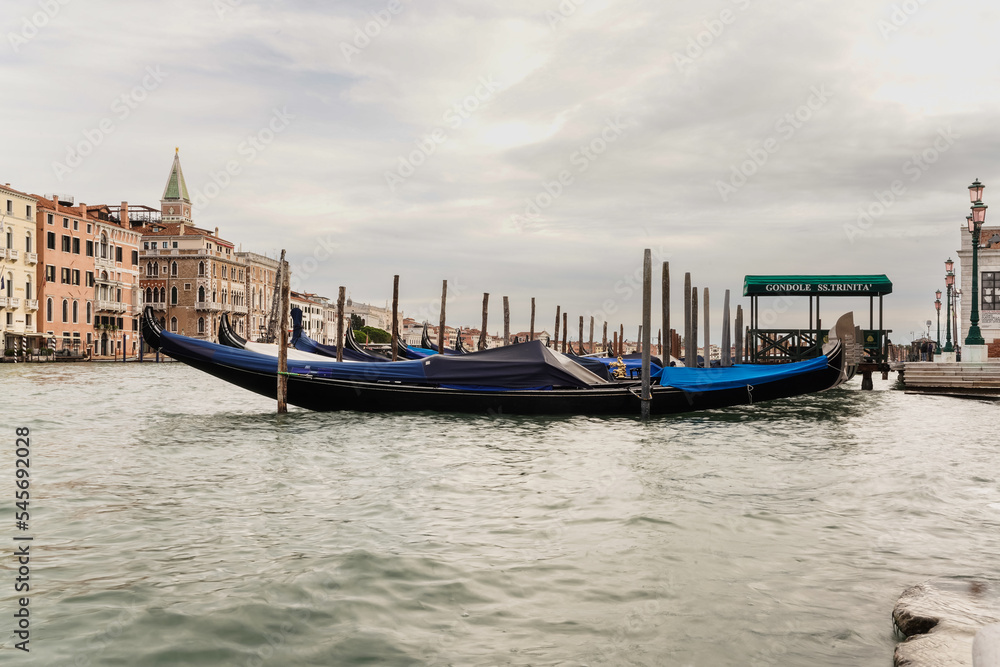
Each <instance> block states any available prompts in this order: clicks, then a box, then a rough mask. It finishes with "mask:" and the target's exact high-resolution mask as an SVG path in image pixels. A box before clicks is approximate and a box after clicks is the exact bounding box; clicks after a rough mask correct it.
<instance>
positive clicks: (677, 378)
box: [650, 355, 829, 391]
mask: <svg viewBox="0 0 1000 667" xmlns="http://www.w3.org/2000/svg"><path fill="white" fill-rule="evenodd" d="M828 363H829V362H828V360H827V358H826V355H823V356H820V357H816V358H815V359H809V360H807V361H796V362H793V363H790V364H768V365H758V364H737V365H735V366H730V367H728V368H685V367H683V366H669V367H667V368H661V369H660V371H659V373H650V377H651V378H658V379H659V380H660V384H661V385H663V386H666V387H676V388H677V389H682V390H684V391H711V390H713V389H735V388H737V387H745V386H747V385H755V384H764V383H767V382H774V381H775V380H784V379H786V378H790V377H794V376H796V375H802V374H803V373H810V372H814V371H818V370H822V369H824V368H826V366H827V364H828Z"/></svg>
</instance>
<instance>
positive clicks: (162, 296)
mask: <svg viewBox="0 0 1000 667" xmlns="http://www.w3.org/2000/svg"><path fill="white" fill-rule="evenodd" d="M158 300H159V301H160V303H163V302H164V301H166V300H167V290H166V288H163V287H161V288H160V298H159V299H158Z"/></svg>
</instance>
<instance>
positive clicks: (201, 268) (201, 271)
mask: <svg viewBox="0 0 1000 667" xmlns="http://www.w3.org/2000/svg"><path fill="white" fill-rule="evenodd" d="M198 275H199V276H203V275H205V262H198Z"/></svg>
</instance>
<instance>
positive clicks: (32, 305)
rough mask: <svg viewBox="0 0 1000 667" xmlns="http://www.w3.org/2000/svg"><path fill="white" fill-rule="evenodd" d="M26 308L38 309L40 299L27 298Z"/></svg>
mask: <svg viewBox="0 0 1000 667" xmlns="http://www.w3.org/2000/svg"><path fill="white" fill-rule="evenodd" d="M24 308H25V310H38V299H25V300H24Z"/></svg>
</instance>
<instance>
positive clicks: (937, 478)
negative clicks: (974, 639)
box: [0, 364, 1000, 667]
mask: <svg viewBox="0 0 1000 667" xmlns="http://www.w3.org/2000/svg"><path fill="white" fill-rule="evenodd" d="M889 386H890V385H889V383H879V382H876V389H877V391H874V392H861V391H859V390H858V385H857V381H855V383H853V384H852V385H849V386H848V387H846V388H844V389H838V390H834V391H832V392H827V393H824V394H820V395H814V396H808V397H801V398H798V399H793V400H787V401H780V402H774V403H770V404H761V405H755V406H751V407H746V408H741V409H735V410H730V411H719V412H710V413H700V414H692V415H684V416H680V417H674V418H668V419H661V420H656V421H653V422H651V423H650V424H648V425H643V424H641V423H640V422H638V421H636V420H633V419H593V418H587V417H577V418H567V419H541V418H502V419H491V418H488V417H485V416H484V417H467V416H463V417H455V416H447V415H433V414H417V415H385V416H383V415H371V414H354V413H326V414H320V413H311V412H304V411H296V410H294V409H293V411H292V412H291V413H290V414H288V415H286V416H283V417H280V418H279V417H276V416H275V415H274V414H273V413H274V406H273V404H272V402H270V401H268V400H266V399H263V398H261V397H258V396H256V395H253V394H250V393H247V392H245V391H243V390H240V389H238V388H235V387H232V386H230V385H227V384H225V383H223V382H221V381H219V380H216V379H215V378H212V377H209V376H207V375H205V374H202V373H199V372H197V371H195V370H192V369H190V368H187V367H185V366H182V365H180V364H159V365H155V364H143V365H138V364H61V365H57V364H50V365H33V366H31V365H17V366H14V365H3V366H0V387H2V393H3V408H0V438H3V440H4V441H5V442H6V443H7V445H6V446H5V447H4V448H3V451H4V452H6V453H5V454H4V457H3V462H2V464H0V479H2V478H3V477H4V476H6V478H7V481H6V482H0V489H6V491H3V492H2V493H0V504H2V508H0V517H5V518H4V519H3V520H2V521H0V543H5V544H6V547H5V550H9V552H11V553H12V552H13V551H14V549H15V546H14V545H15V544H16V543H15V541H14V540H13V538H14V537H15V536H18V535H22V536H23V535H30V536H32V537H33V538H34V539H33V541H32V542H31V556H32V558H31V575H30V576H31V582H30V586H31V589H30V592H29V595H30V605H29V608H30V642H29V644H28V647H30V649H31V650H30V652H29V653H24V652H22V651H20V650H17V649H15V648H14V645H15V643H16V642H17V641H19V640H18V639H17V638H15V637H14V636H13V635H12V634H11V633H12V631H13V630H14V629H15V622H16V619H14V617H13V612H14V610H15V609H16V599H17V597H19V596H20V595H23V594H18V595H15V593H14V588H13V587H14V582H15V577H16V576H18V575H17V571H16V568H17V564H16V563H15V562H14V559H12V558H6V559H4V561H3V565H2V570H0V590H2V591H3V594H2V596H0V601H2V602H0V604H2V610H0V637H2V638H3V647H2V649H0V662H2V663H5V664H6V663H10V664H17V665H46V666H48V665H60V666H61V665H74V666H76V665H79V666H86V665H94V666H97V665H102V666H103V665H109V666H110V665H128V666H142V667H145V666H147V665H150V666H151V665H238V666H243V665H247V666H251V665H269V666H270V665H275V666H277V665H281V666H298V665H303V666H304V665H535V666H538V665H571V666H575V665H699V666H701V665H704V666H706V667H707V666H712V667H715V666H719V665H883V666H888V665H891V663H892V650H893V647H894V644H895V638H894V636H893V633H892V626H891V621H890V613H891V610H892V606H893V604H894V603H895V601H896V598H897V597H898V596H899V594H900V592H902V590H903V589H904V588H906V587H907V586H909V585H912V584H915V583H918V582H920V581H923V580H925V579H927V578H930V577H933V576H940V575H982V576H995V575H996V574H997V571H996V570H997V558H996V554H997V553H1000V481H998V477H997V470H998V459H1000V456H998V454H997V438H996V427H995V423H996V420H997V418H998V417H1000V407H998V406H996V405H993V404H989V403H982V402H974V401H961V400H957V399H947V398H929V397H916V396H906V395H904V394H903V393H901V392H899V391H890V390H889ZM15 427H28V428H30V430H31V452H32V454H31V468H30V470H31V478H30V479H31V494H32V498H31V505H30V514H31V519H30V529H29V531H27V532H25V531H19V530H17V529H16V528H15V525H14V511H15V508H14V500H15V499H14V497H13V492H14V489H15V487H14V481H15V477H14V475H15V472H14V465H15V463H14V458H15V454H14V438H15V436H14V429H15ZM3 619H6V620H3Z"/></svg>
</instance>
